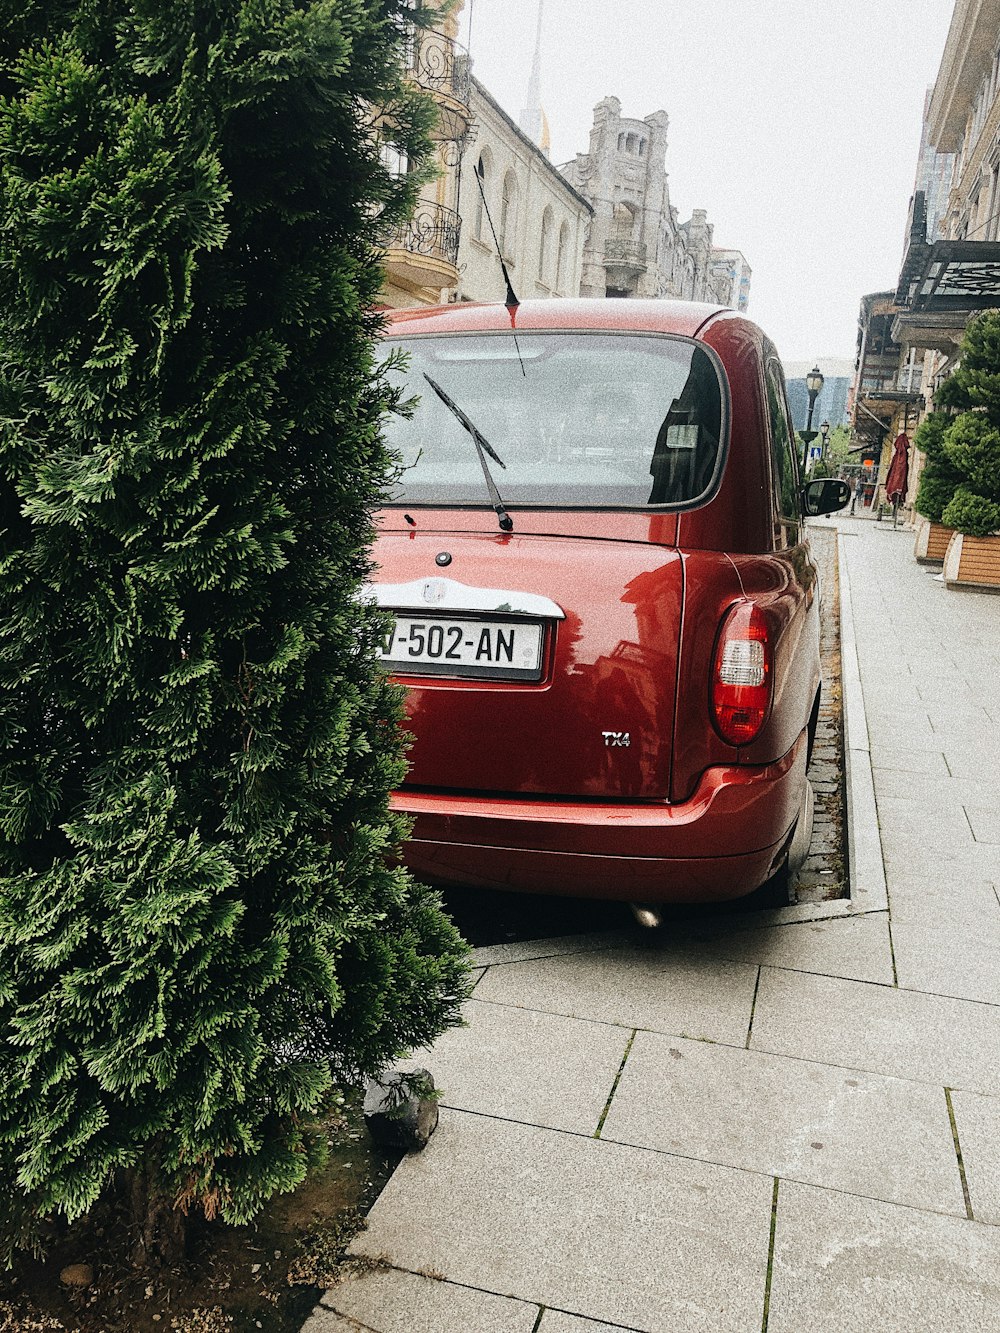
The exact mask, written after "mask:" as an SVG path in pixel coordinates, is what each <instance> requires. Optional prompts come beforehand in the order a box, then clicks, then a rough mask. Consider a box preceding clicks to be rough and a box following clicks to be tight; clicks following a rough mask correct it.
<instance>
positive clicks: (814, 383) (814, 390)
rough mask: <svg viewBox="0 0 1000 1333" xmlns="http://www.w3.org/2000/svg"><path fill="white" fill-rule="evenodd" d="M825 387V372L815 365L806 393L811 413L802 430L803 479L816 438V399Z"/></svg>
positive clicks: (807, 383)
mask: <svg viewBox="0 0 1000 1333" xmlns="http://www.w3.org/2000/svg"><path fill="white" fill-rule="evenodd" d="M822 387H823V372H822V371H821V370H820V368H819V366H813V368H812V370H810V372H809V374H808V375H807V376H806V393H808V395H809V415H808V417H807V418H806V428H805V430H804V431H803V432H802V480H803V481H805V476H806V468H807V467H808V465H809V446H810V445H811V444H812V442H813V440H815V438H816V431H814V430H813V428H812V424H813V411H814V409H815V407H816V399H817V398H818V397H819V393H820V390H821V389H822Z"/></svg>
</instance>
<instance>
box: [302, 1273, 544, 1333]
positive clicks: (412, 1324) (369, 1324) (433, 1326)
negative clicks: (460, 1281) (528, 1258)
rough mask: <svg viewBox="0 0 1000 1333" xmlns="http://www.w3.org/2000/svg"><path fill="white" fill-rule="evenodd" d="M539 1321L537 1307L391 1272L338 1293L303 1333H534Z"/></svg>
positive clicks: (354, 1282)
mask: <svg viewBox="0 0 1000 1333" xmlns="http://www.w3.org/2000/svg"><path fill="white" fill-rule="evenodd" d="M537 1319H538V1307H537V1306H536V1305H527V1304H525V1303H524V1302H522V1301H512V1300H509V1299H507V1298H505V1297H503V1296H493V1295H491V1294H490V1293H489V1292H485V1291H471V1290H469V1288H468V1287H456V1286H455V1285H454V1284H453V1283H451V1282H442V1281H440V1280H437V1279H435V1278H433V1277H424V1276H421V1275H420V1274H417V1273H404V1272H401V1271H400V1270H399V1269H394V1268H389V1269H375V1270H374V1271H373V1272H371V1273H366V1274H365V1275H364V1276H362V1277H358V1278H354V1279H352V1280H351V1281H348V1282H345V1283H343V1284H342V1285H341V1286H339V1287H332V1288H331V1289H330V1290H329V1291H328V1292H327V1293H326V1294H325V1296H324V1297H323V1300H322V1302H321V1306H320V1308H319V1309H318V1310H316V1311H315V1312H314V1313H313V1315H312V1316H311V1317H310V1319H309V1320H308V1321H307V1322H306V1324H305V1326H304V1327H303V1329H302V1333H362V1331H363V1333H368V1330H369V1329H370V1330H373V1331H374V1333H533V1330H534V1328H535V1323H536V1321H537Z"/></svg>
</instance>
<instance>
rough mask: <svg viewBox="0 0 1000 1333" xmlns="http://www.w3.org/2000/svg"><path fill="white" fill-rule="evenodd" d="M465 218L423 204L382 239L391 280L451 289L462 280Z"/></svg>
mask: <svg viewBox="0 0 1000 1333" xmlns="http://www.w3.org/2000/svg"><path fill="white" fill-rule="evenodd" d="M461 231H462V219H461V218H460V217H459V215H458V214H457V213H456V212H455V210H454V209H453V208H445V207H444V205H443V204H433V203H427V202H425V201H421V202H420V203H418V204H417V207H416V209H415V211H414V213H413V216H412V217H411V218H410V219H409V221H407V222H403V223H400V224H399V226H397V227H394V228H393V230H392V231H390V232H388V233H386V235H385V236H383V238H382V245H383V246H384V248H385V251H386V259H385V262H386V268H387V270H388V273H389V275H390V277H393V278H395V279H397V280H398V281H401V282H403V283H404V284H406V285H408V286H413V287H429V288H431V289H438V288H441V287H451V286H453V285H454V284H455V282H456V281H457V278H458V241H459V237H460V235H461Z"/></svg>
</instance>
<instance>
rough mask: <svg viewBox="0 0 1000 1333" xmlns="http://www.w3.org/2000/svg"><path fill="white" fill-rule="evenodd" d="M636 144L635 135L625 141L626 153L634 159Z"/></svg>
mask: <svg viewBox="0 0 1000 1333" xmlns="http://www.w3.org/2000/svg"><path fill="white" fill-rule="evenodd" d="M635 144H636V137H635V135H634V134H630V135H629V136H628V138H627V139H626V140H625V151H626V153H630V154H631V155H632V156H633V157H634V156H635Z"/></svg>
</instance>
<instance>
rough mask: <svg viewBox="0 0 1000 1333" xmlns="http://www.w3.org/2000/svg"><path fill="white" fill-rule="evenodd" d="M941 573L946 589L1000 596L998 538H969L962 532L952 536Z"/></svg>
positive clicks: (999, 543) (999, 538)
mask: <svg viewBox="0 0 1000 1333" xmlns="http://www.w3.org/2000/svg"><path fill="white" fill-rule="evenodd" d="M943 572H944V581H945V583H947V585H948V587H949V588H978V589H980V590H981V591H983V592H1000V534H995V535H994V536H992V537H968V536H966V535H965V533H962V532H956V533H953V534H952V538H951V541H950V542H949V543H948V552H947V554H946V556H945V558H944V571H943Z"/></svg>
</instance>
